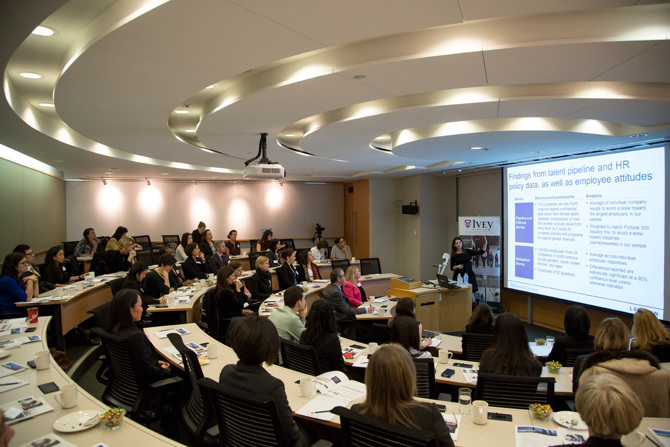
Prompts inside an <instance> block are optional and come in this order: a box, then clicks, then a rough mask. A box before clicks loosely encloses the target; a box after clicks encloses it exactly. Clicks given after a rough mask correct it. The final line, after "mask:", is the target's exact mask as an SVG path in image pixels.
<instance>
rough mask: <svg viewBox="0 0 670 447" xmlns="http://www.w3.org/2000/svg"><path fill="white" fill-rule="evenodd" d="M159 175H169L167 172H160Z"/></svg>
mask: <svg viewBox="0 0 670 447" xmlns="http://www.w3.org/2000/svg"><path fill="white" fill-rule="evenodd" d="M161 175H170V173H169V172H161Z"/></svg>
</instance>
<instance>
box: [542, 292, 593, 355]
mask: <svg viewBox="0 0 670 447" xmlns="http://www.w3.org/2000/svg"><path fill="white" fill-rule="evenodd" d="M563 328H565V336H562V337H557V338H556V341H555V342H554V346H553V348H551V352H550V353H549V360H556V361H557V362H558V361H560V360H561V358H562V357H563V353H564V352H565V350H566V349H593V336H592V335H589V330H590V329H591V320H590V319H589V314H587V313H586V309H584V308H583V307H582V306H578V305H576V304H574V305H572V306H570V307H568V310H566V311H565V317H564V318H563Z"/></svg>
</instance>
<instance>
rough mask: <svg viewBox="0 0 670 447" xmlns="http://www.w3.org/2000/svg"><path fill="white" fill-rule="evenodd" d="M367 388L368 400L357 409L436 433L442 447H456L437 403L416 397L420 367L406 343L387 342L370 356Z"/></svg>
mask: <svg viewBox="0 0 670 447" xmlns="http://www.w3.org/2000/svg"><path fill="white" fill-rule="evenodd" d="M389 384H393V386H388V385H389ZM365 389H366V391H367V393H366V395H365V402H364V403H362V404H355V405H354V406H352V407H351V409H352V410H353V411H356V412H358V413H361V414H364V415H367V416H370V417H373V418H375V419H379V420H380V421H382V422H386V423H387V424H394V425H402V426H404V427H407V428H413V429H417V430H423V431H427V432H432V433H435V435H436V436H437V441H438V445H439V446H440V447H454V441H453V440H452V439H451V435H450V434H449V428H448V427H447V423H446V422H445V421H444V419H443V418H442V414H441V413H440V410H438V409H437V407H436V406H435V404H433V403H430V402H421V401H418V400H415V399H414V395H415V394H416V368H415V367H414V362H413V361H412V358H411V356H410V355H409V354H408V353H407V351H406V350H405V349H403V348H402V346H400V345H398V344H389V345H384V346H382V347H381V348H379V351H377V352H376V353H375V354H374V355H373V356H371V357H370V363H369V364H368V368H367V370H366V372H365Z"/></svg>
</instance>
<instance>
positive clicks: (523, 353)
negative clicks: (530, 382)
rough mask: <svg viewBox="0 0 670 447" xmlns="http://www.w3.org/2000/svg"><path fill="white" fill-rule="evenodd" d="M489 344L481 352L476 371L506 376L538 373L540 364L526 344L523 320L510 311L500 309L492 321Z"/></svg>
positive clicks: (530, 375)
mask: <svg viewBox="0 0 670 447" xmlns="http://www.w3.org/2000/svg"><path fill="white" fill-rule="evenodd" d="M494 334H495V335H494V340H493V347H491V348H488V349H487V350H486V351H484V354H482V359H481V362H480V363H479V371H481V372H484V373H492V374H504V375H507V376H526V377H539V376H540V374H542V364H541V363H540V361H539V360H537V359H536V358H535V356H534V355H533V353H532V352H530V347H529V346H528V335H527V334H526V328H525V327H524V326H523V323H522V322H521V320H520V319H519V317H517V316H516V315H514V314H513V313H509V312H507V313H504V314H502V315H500V316H499V317H498V319H497V320H496V324H495V331H494Z"/></svg>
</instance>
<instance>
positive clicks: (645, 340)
mask: <svg viewBox="0 0 670 447" xmlns="http://www.w3.org/2000/svg"><path fill="white" fill-rule="evenodd" d="M631 333H632V335H633V345H632V348H633V349H641V350H643V351H649V352H651V353H652V354H653V355H654V356H656V358H658V359H659V361H661V362H668V361H670V333H669V332H668V330H667V329H666V328H665V326H663V323H661V321H660V320H659V319H658V318H656V315H654V314H653V313H652V312H651V311H649V310H647V309H638V310H637V312H635V316H634V317H633V329H632V330H631Z"/></svg>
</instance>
